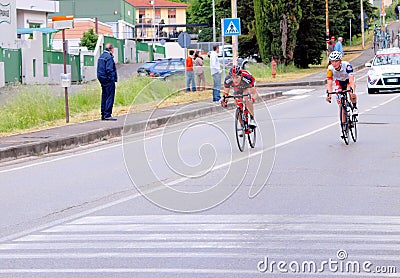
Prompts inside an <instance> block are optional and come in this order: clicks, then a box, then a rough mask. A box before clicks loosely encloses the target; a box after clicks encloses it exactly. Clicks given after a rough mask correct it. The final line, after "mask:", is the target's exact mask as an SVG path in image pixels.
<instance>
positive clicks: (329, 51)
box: [326, 36, 335, 66]
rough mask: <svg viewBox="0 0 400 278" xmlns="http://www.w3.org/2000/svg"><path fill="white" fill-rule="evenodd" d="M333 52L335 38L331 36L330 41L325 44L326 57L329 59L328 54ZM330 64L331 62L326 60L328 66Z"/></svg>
mask: <svg viewBox="0 0 400 278" xmlns="http://www.w3.org/2000/svg"><path fill="white" fill-rule="evenodd" d="M333 50H335V37H334V36H332V37H331V39H330V40H329V41H328V43H327V48H326V56H327V57H329V54H331V53H332V51H333ZM330 64H331V61H330V60H329V59H328V66H329V65H330Z"/></svg>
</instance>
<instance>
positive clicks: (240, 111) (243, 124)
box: [224, 94, 256, 152]
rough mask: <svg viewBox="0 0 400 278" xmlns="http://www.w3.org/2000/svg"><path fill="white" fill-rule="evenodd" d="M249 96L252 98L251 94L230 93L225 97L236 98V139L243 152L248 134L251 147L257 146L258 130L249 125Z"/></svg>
mask: <svg viewBox="0 0 400 278" xmlns="http://www.w3.org/2000/svg"><path fill="white" fill-rule="evenodd" d="M245 97H248V98H249V99H250V100H251V94H240V95H229V96H225V97H224V98H233V99H235V100H236V112H235V132H236V141H237V144H238V147H239V150H240V151H241V152H243V150H244V145H245V141H246V136H247V137H248V140H249V145H250V147H251V148H254V147H255V141H256V132H255V129H254V128H250V126H249V115H250V113H249V110H248V109H247V107H246V99H244V98H245Z"/></svg>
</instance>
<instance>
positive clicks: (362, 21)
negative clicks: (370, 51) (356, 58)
mask: <svg viewBox="0 0 400 278" xmlns="http://www.w3.org/2000/svg"><path fill="white" fill-rule="evenodd" d="M382 2H383V0H382ZM360 4H361V41H362V49H364V48H365V42H364V7H363V0H360Z"/></svg>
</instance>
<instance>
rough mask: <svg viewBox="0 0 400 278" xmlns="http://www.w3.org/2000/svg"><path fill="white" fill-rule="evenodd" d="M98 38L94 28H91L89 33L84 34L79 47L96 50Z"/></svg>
mask: <svg viewBox="0 0 400 278" xmlns="http://www.w3.org/2000/svg"><path fill="white" fill-rule="evenodd" d="M98 37H99V36H98V35H97V34H95V33H94V31H93V28H90V29H89V31H87V32H84V33H83V36H82V38H81V42H80V43H79V46H86V47H87V48H88V49H89V50H94V49H95V47H96V43H97V39H98Z"/></svg>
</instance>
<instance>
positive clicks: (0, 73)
mask: <svg viewBox="0 0 400 278" xmlns="http://www.w3.org/2000/svg"><path fill="white" fill-rule="evenodd" d="M5 85H6V81H5V77H4V62H0V87H4V86H5Z"/></svg>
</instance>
